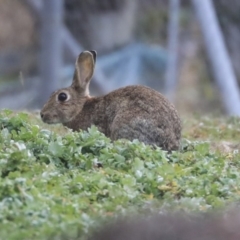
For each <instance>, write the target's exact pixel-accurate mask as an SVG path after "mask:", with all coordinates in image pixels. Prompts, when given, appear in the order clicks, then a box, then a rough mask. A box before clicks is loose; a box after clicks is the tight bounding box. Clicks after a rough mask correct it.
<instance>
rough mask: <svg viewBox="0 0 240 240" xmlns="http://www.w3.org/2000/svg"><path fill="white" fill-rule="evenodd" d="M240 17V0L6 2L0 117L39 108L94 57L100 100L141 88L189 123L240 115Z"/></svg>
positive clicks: (2, 0)
mask: <svg viewBox="0 0 240 240" xmlns="http://www.w3.org/2000/svg"><path fill="white" fill-rule="evenodd" d="M198 2H199V3H200V5H201V4H202V5H201V6H200V5H199V3H198ZM204 7H205V8H204ZM239 12H240V1H237V0H213V1H211V0H201V1H198V0H192V1H191V0H181V1H180V0H101V1H99V0H84V1H79V0H65V1H64V0H0V109H2V108H11V109H16V110H20V109H39V108H41V107H42V105H43V104H44V102H45V101H46V100H47V99H48V97H49V96H50V94H51V93H52V92H53V91H54V90H56V89H58V88H60V87H66V86H69V85H70V84H71V81H72V75H73V71H74V63H75V59H76V57H77V55H78V54H79V53H80V52H81V51H82V50H85V49H94V50H96V51H97V52H98V58H97V66H96V71H95V74H94V78H93V80H92V83H91V93H92V94H93V95H101V94H105V93H107V92H109V91H111V90H113V89H116V88H119V87H122V86H125V85H131V84H143V85H147V86H150V87H152V88H154V89H156V90H158V91H160V92H162V93H163V94H165V95H167V96H168V97H169V99H170V100H171V101H172V102H173V103H174V104H175V105H176V107H177V109H178V111H179V112H180V114H182V115H188V114H199V115H204V114H230V115H240V97H239V82H240V17H239V16H240V15H239Z"/></svg>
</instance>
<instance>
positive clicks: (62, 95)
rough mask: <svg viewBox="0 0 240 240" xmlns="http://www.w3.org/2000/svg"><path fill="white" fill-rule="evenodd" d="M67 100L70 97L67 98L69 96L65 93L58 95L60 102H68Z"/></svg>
mask: <svg viewBox="0 0 240 240" xmlns="http://www.w3.org/2000/svg"><path fill="white" fill-rule="evenodd" d="M67 98H68V96H67V94H66V93H64V92H61V93H59V94H58V100H59V101H60V102H64V101H66V100H67Z"/></svg>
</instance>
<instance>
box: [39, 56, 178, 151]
mask: <svg viewBox="0 0 240 240" xmlns="http://www.w3.org/2000/svg"><path fill="white" fill-rule="evenodd" d="M95 61H96V52H95V51H84V52H82V53H81V54H80V55H79V56H78V58H77V61H76V66H75V67H76V69H75V73H74V77H73V83H72V85H71V86H70V87H68V88H62V89H60V90H58V91H56V92H54V93H53V94H52V95H51V97H50V99H49V100H48V102H47V103H46V104H45V105H44V107H43V109H42V110H41V118H42V120H43V121H44V122H46V123H49V124H52V123H62V124H63V125H64V126H67V127H69V128H71V129H73V130H74V131H77V130H80V129H82V130H87V128H89V127H90V126H91V125H95V126H97V128H98V129H99V131H101V132H103V133H104V134H105V135H106V136H107V137H110V138H111V139H112V140H116V139H121V138H124V139H129V140H133V139H138V140H139V141H141V142H144V143H145V144H149V145H156V146H159V147H161V148H162V149H164V150H167V151H171V150H177V149H178V148H179V142H180V138H181V121H180V119H179V116H178V114H177V111H176V110H175V108H174V106H173V105H172V104H171V103H170V102H169V101H168V100H167V99H166V98H164V96H162V95H161V94H160V93H158V92H157V91H155V90H153V89H150V88H148V87H144V86H127V87H124V88H120V89H117V90H115V91H113V92H110V93H109V94H107V95H105V96H101V97H91V96H90V95H89V83H90V80H91V78H92V75H93V72H94V66H95Z"/></svg>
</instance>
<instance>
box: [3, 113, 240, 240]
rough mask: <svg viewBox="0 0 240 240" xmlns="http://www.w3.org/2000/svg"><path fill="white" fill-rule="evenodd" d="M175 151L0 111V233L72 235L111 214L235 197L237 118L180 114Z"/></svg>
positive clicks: (239, 182)
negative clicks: (178, 143)
mask: <svg viewBox="0 0 240 240" xmlns="http://www.w3.org/2000/svg"><path fill="white" fill-rule="evenodd" d="M183 126H184V129H183V140H182V146H181V150H180V151H179V152H173V153H171V154H168V153H166V152H164V151H162V150H161V149H158V148H157V149H152V148H151V147H149V146H145V145H144V144H142V143H140V142H138V141H134V142H129V141H125V140H119V141H116V142H114V143H112V142H111V141H110V140H109V139H108V138H106V137H105V136H104V135H103V134H101V133H99V132H98V131H97V129H96V128H95V127H92V128H91V129H89V131H88V132H78V133H76V132H75V133H73V132H71V131H70V130H68V129H66V128H64V127H62V126H50V125H44V124H43V123H42V122H41V121H40V119H39V117H38V116H37V115H36V114H33V113H14V112H11V111H9V110H4V111H1V112H0V131H1V132H0V176H1V178H0V239H10V240H11V239H75V238H76V237H80V238H83V239H84V237H85V236H86V235H87V233H88V232H89V231H90V229H91V228H94V227H96V226H97V225H98V224H99V223H100V222H102V221H107V220H108V219H109V218H113V217H115V216H116V215H125V214H131V213H136V212H140V213H145V214H146V213H148V212H154V211H156V208H157V210H158V211H159V209H164V210H169V209H171V210H181V211H187V212H188V211H208V210H212V209H218V208H222V207H225V206H228V205H229V204H231V203H235V202H238V201H239V200H240V174H239V169H240V161H239V160H240V153H239V151H240V145H239V143H238V141H239V140H238V139H239V135H240V134H239V133H240V119H239V118H207V117H204V118H198V117H195V118H193V119H189V118H188V119H187V120H183Z"/></svg>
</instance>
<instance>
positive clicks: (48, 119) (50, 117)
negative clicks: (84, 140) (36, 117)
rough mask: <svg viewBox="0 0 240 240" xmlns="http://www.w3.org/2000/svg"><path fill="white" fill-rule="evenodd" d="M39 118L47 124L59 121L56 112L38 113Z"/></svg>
mask: <svg viewBox="0 0 240 240" xmlns="http://www.w3.org/2000/svg"><path fill="white" fill-rule="evenodd" d="M40 116H41V119H42V121H43V122H45V123H48V124H56V123H60V121H59V119H58V117H57V115H56V114H47V113H42V112H41V113H40Z"/></svg>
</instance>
